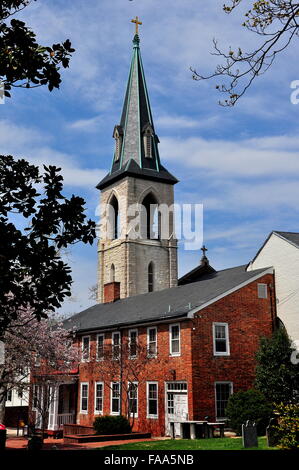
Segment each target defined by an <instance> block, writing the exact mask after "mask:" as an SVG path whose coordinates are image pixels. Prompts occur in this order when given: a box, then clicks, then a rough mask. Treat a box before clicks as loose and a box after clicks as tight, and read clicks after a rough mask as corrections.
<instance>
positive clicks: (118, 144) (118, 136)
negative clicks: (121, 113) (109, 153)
mask: <svg viewBox="0 0 299 470" xmlns="http://www.w3.org/2000/svg"><path fill="white" fill-rule="evenodd" d="M113 137H114V139H115V156H114V161H115V162H117V161H118V160H119V159H120V156H121V148H122V141H123V130H122V127H121V126H115V128H114V132H113Z"/></svg>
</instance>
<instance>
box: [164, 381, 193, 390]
mask: <svg viewBox="0 0 299 470" xmlns="http://www.w3.org/2000/svg"><path fill="white" fill-rule="evenodd" d="M187 390H188V385H187V382H168V383H167V391H168V392H169V391H171V392H172V391H175V392H187Z"/></svg>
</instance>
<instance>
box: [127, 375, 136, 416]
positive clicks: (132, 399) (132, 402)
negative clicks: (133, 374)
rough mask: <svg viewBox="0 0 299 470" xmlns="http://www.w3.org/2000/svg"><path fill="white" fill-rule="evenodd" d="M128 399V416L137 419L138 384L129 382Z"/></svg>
mask: <svg viewBox="0 0 299 470" xmlns="http://www.w3.org/2000/svg"><path fill="white" fill-rule="evenodd" d="M128 398H129V410H130V416H134V417H135V418H138V383H137V382H130V383H129V384H128Z"/></svg>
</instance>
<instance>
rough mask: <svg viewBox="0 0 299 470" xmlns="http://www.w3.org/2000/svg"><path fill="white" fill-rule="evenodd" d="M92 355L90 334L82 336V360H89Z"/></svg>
mask: <svg viewBox="0 0 299 470" xmlns="http://www.w3.org/2000/svg"><path fill="white" fill-rule="evenodd" d="M89 356H90V336H82V361H83V362H87V361H89Z"/></svg>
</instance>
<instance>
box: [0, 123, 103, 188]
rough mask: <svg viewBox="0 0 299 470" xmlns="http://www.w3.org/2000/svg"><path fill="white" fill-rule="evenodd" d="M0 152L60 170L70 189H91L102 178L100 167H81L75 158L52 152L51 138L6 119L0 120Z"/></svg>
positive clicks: (77, 158)
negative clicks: (56, 167) (48, 144)
mask: <svg viewBox="0 0 299 470" xmlns="http://www.w3.org/2000/svg"><path fill="white" fill-rule="evenodd" d="M0 142H1V153H2V154H12V155H14V156H15V158H25V159H26V160H28V161H30V162H31V163H33V164H35V165H39V166H42V165H56V166H58V167H61V169H62V175H63V177H64V183H65V184H66V185H70V186H74V187H85V188H87V189H91V188H94V186H95V185H96V184H97V183H98V182H99V181H100V180H101V179H102V178H103V177H104V176H105V174H106V173H107V171H106V170H104V169H102V168H88V167H84V166H83V165H82V163H81V161H80V159H79V157H78V156H76V155H70V154H67V153H63V152H60V151H57V150H55V149H54V148H53V147H51V146H46V145H44V144H45V143H47V142H49V143H50V144H51V143H52V138H51V137H50V136H49V135H47V134H46V133H44V132H42V131H40V130H37V129H35V128H29V127H24V126H18V125H16V124H14V123H11V122H9V121H7V120H2V121H0Z"/></svg>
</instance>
